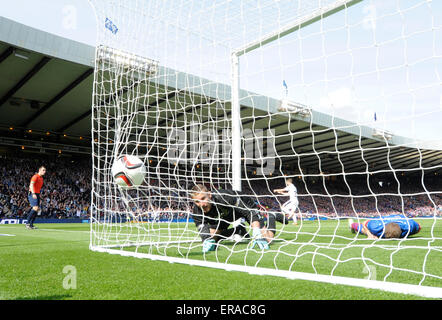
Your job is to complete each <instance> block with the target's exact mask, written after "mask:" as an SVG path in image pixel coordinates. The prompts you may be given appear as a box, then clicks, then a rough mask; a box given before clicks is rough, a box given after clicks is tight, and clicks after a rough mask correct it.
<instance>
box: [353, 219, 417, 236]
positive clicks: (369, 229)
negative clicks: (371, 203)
mask: <svg viewBox="0 0 442 320" xmlns="http://www.w3.org/2000/svg"><path fill="white" fill-rule="evenodd" d="M349 225H350V230H351V231H352V232H353V233H361V234H365V235H366V236H367V237H368V238H369V239H379V238H382V239H394V238H406V237H408V236H411V235H413V234H416V233H418V232H419V231H420V230H421V226H420V224H419V223H417V222H416V221H414V220H413V219H408V218H407V217H405V216H404V215H390V216H386V217H382V218H379V219H371V220H367V221H365V222H364V223H356V222H353V219H350V220H349Z"/></svg>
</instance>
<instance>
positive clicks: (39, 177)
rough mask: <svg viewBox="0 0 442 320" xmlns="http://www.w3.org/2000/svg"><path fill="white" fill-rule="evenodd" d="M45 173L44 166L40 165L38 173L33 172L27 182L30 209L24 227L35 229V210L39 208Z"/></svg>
mask: <svg viewBox="0 0 442 320" xmlns="http://www.w3.org/2000/svg"><path fill="white" fill-rule="evenodd" d="M45 173H46V168H45V167H43V166H41V167H40V168H38V173H36V174H34V175H33V176H32V179H31V183H30V184H29V194H28V200H29V203H30V204H31V210H30V211H29V213H28V219H27V220H28V222H27V224H26V228H28V229H35V227H34V221H35V218H36V217H37V212H38V211H39V210H40V190H41V188H42V187H43V176H44V174H45Z"/></svg>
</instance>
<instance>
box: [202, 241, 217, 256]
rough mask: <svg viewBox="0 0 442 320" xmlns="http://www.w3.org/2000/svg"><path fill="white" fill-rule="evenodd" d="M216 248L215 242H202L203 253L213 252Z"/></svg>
mask: <svg viewBox="0 0 442 320" xmlns="http://www.w3.org/2000/svg"><path fill="white" fill-rule="evenodd" d="M215 247H216V244H215V240H213V239H207V240H204V242H203V253H206V252H209V251H214V250H215Z"/></svg>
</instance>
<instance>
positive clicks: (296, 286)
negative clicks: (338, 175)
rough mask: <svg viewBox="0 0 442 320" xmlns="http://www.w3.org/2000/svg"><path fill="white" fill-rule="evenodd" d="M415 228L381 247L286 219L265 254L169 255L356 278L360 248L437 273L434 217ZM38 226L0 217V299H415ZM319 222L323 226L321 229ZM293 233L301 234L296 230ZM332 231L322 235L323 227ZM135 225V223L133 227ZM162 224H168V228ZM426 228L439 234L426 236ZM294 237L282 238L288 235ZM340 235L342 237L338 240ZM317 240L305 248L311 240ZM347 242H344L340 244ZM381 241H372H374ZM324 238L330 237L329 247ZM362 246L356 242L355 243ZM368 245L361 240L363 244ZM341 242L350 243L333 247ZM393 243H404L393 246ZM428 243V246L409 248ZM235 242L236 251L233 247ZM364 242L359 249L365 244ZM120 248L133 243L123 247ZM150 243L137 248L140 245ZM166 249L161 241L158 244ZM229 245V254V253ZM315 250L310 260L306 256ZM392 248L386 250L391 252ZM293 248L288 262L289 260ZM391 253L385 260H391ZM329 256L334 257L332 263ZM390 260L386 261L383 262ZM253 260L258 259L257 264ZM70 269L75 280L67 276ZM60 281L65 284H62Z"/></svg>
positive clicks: (379, 258)
mask: <svg viewBox="0 0 442 320" xmlns="http://www.w3.org/2000/svg"><path fill="white" fill-rule="evenodd" d="M419 222H420V223H421V225H422V226H423V229H422V231H421V232H420V233H419V234H418V235H417V236H415V238H413V240H412V241H408V240H407V242H400V241H393V242H391V241H389V242H388V243H386V245H385V247H383V248H379V247H377V246H370V244H371V243H373V242H371V241H368V240H366V239H364V238H362V237H361V238H358V239H357V240H356V241H351V240H349V239H350V238H352V235H351V234H350V232H349V230H348V228H347V227H346V223H345V222H342V221H341V222H339V223H337V222H336V221H323V222H319V223H321V224H322V225H321V228H318V222H317V221H306V222H303V224H302V226H292V225H290V226H288V227H287V229H286V231H291V232H287V233H284V235H281V236H280V241H278V242H275V243H274V244H272V246H271V252H268V253H267V254H266V255H264V256H262V255H261V253H259V252H253V251H250V250H249V252H248V253H247V256H246V257H245V253H244V252H246V250H242V248H246V247H247V243H241V244H237V245H234V244H230V243H228V242H226V243H225V244H223V245H222V246H220V247H219V249H218V250H217V251H216V253H215V252H211V253H210V254H209V255H205V256H204V255H203V254H202V253H201V247H200V244H199V243H196V242H195V243H194V244H188V245H183V246H171V247H170V248H168V249H167V254H168V255H171V256H185V257H188V258H191V259H207V260H209V261H215V260H218V261H226V260H228V261H229V263H242V264H244V263H246V264H247V265H257V266H260V267H268V266H270V267H271V266H274V265H275V261H276V263H277V267H278V268H281V269H287V268H292V270H294V271H306V272H312V268H313V267H312V266H313V265H314V268H316V271H317V272H321V273H325V274H327V273H328V274H329V273H330V271H331V270H333V273H334V274H335V275H350V276H355V277H359V278H363V277H365V276H367V275H366V274H364V272H366V270H365V269H364V267H363V266H364V264H363V263H362V262H361V261H360V260H353V259H352V258H354V257H358V256H360V255H361V254H363V255H364V257H365V258H366V259H367V260H366V261H368V262H372V263H373V264H374V265H376V264H387V265H388V264H390V263H393V265H396V264H400V265H401V266H405V267H406V268H407V269H408V268H409V269H411V270H416V271H418V272H420V273H419V274H418V275H414V274H413V273H409V272H407V273H404V272H401V271H400V270H398V271H397V272H393V273H391V274H389V275H388V276H389V278H388V279H389V280H391V281H395V280H397V281H402V282H409V283H414V282H415V281H420V280H421V279H422V275H421V272H422V269H423V267H422V261H423V260H425V261H426V262H425V270H424V271H425V272H426V273H428V274H433V275H437V276H439V277H440V276H442V271H441V270H440V263H441V261H442V253H441V250H440V248H441V245H442V244H441V240H440V235H441V234H442V232H441V231H442V221H441V220H438V221H436V222H434V220H419ZM36 226H37V227H38V229H37V230H27V229H26V228H25V226H24V225H0V275H1V276H0V299H1V300H9V299H16V300H20V299H44V300H64V299H68V300H69V299H72V300H78V299H83V300H95V299H99V300H107V299H125V300H171V299H173V300H286V299H290V300H310V299H312V300H322V299H327V300H329V299H340V300H341V299H352V300H354V299H356V300H360V299H362V300H369V299H376V300H379V299H381V300H387V299H412V300H416V299H422V298H421V297H417V296H413V295H401V294H393V293H389V292H384V291H379V290H369V289H363V288H358V287H351V286H342V285H333V284H324V283H320V282H312V281H304V280H289V279H285V278H280V277H272V276H260V275H250V274H248V273H244V272H236V271H224V270H219V269H211V268H206V267H197V266H189V265H185V264H178V263H168V262H162V261H152V260H148V259H138V258H134V257H123V256H120V255H112V254H108V253H98V252H93V251H90V250H89V237H90V232H89V230H90V226H89V225H88V224H36ZM318 230H321V231H320V232H319V233H318V232H317V231H318ZM297 231H301V232H297ZM330 231H333V233H332V234H335V235H336V236H335V237H333V238H330V237H323V236H321V234H320V233H321V232H324V233H326V234H330ZM136 232H139V231H136ZM169 232H170V231H169ZM431 234H433V235H434V236H435V237H436V238H439V240H437V239H436V240H434V241H429V240H424V239H423V238H431ZM295 237H296V244H293V243H292V244H288V243H287V242H286V241H285V240H290V239H292V240H293V239H294V238H295ZM346 237H347V238H346ZM314 242H316V243H321V244H323V245H321V246H319V247H318V246H311V245H309V243H314ZM349 243H351V244H352V246H351V247H349V246H348V244H349ZM378 243H379V242H378ZM327 244H328V245H327ZM360 244H364V246H360ZM367 244H368V246H367ZM339 246H345V247H348V249H345V250H336V248H338V247H339ZM398 246H401V248H402V247H404V249H401V250H399V251H397V250H395V248H396V249H397V247H398ZM422 246H427V247H434V248H435V249H432V250H423V249H416V248H414V247H422ZM232 248H234V249H232ZM364 248H365V249H364ZM127 250H134V249H133V248H128V249H127ZM143 250H144V251H145V252H150V253H155V252H153V250H154V249H152V248H149V247H146V248H143V247H140V248H138V251H139V252H143ZM158 250H159V252H160V253H161V252H163V253H164V249H161V248H160V249H158ZM232 251H233V252H234V254H232ZM311 252H315V253H316V255H315V258H314V263H312V254H311ZM392 252H393V255H392V254H391V253H392ZM293 255H296V263H295V265H291V262H292V261H293ZM391 257H393V258H391ZM336 259H339V262H340V263H339V264H338V266H337V267H336ZM391 259H392V260H393V262H391ZM257 261H259V262H257ZM383 269H384V268H382V267H380V266H377V267H376V271H377V279H378V280H382V279H383V277H384V276H385V275H386V274H388V273H389V269H388V268H387V270H383ZM73 272H74V273H75V286H74V287H72V284H73V282H72V281H71V282H66V281H67V279H70V278H69V277H71V276H72V275H73ZM66 283H69V284H70V285H71V286H70V287H69V286H68V287H66ZM423 284H424V285H430V286H438V287H442V281H441V280H440V279H439V278H434V277H426V278H425V279H424V282H423Z"/></svg>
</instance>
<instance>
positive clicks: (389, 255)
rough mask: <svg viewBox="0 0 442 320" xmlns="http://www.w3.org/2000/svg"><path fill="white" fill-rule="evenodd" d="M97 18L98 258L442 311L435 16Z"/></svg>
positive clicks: (322, 13) (249, 10) (369, 8)
mask: <svg viewBox="0 0 442 320" xmlns="http://www.w3.org/2000/svg"><path fill="white" fill-rule="evenodd" d="M90 2H91V4H92V6H93V8H94V10H95V13H96V17H97V28H98V36H97V48H96V56H95V74H94V88H93V106H92V108H93V110H92V115H93V119H92V135H93V141H94V143H93V155H92V157H93V177H92V178H93V179H92V184H93V191H92V214H91V240H90V248H91V249H92V250H96V251H105V252H110V253H118V254H121V255H128V256H138V257H146V258H150V259H157V260H165V261H169V262H180V263H187V264H190V265H200V266H207V267H213V268H220V269H227V270H239V271H245V272H249V273H253V274H263V275H272V276H283V277H287V278H293V279H308V280H313V281H324V282H329V283H340V284H347V285H355V286H363V287H367V288H375V289H381V290H389V291H394V292H402V293H412V294H418V295H423V296H429V297H441V296H442V293H441V292H442V272H441V269H440V261H442V221H441V219H440V216H441V214H442V184H441V183H440V175H441V174H442V170H441V168H442V151H441V150H442V143H441V142H442V136H441V134H440V129H439V128H440V122H441V120H442V108H441V103H442V95H441V91H440V88H441V85H442V81H441V72H442V69H441V67H442V41H441V40H440V39H442V38H441V37H442V23H441V21H442V3H440V2H437V1H427V0H413V1H412V0H409V1H405V0H404V1H399V0H398V1H375V0H364V1H363V0H297V1H293V0H279V1H278V0H259V1H258V0H246V1H230V0H216V1H194V0H182V1H163V0H149V1H144V0H124V1H123V0H112V1H110V0H90ZM123 155H131V156H136V157H138V158H139V159H140V160H141V161H142V162H143V163H144V166H145V172H144V174H145V176H144V182H143V183H142V184H141V185H139V186H134V187H131V188H122V187H120V186H118V185H117V184H116V183H115V180H114V177H113V176H112V174H111V172H112V166H113V164H114V162H115V161H116V160H117V159H118V158H119V157H121V156H123ZM195 186H199V187H198V188H199V189H197V191H193V190H194V189H195ZM201 186H204V187H205V188H206V189H204V190H205V191H204V192H202V191H201V190H202V189H201ZM281 189H286V190H289V189H290V190H291V191H281ZM288 192H290V193H288ZM201 194H203V195H210V196H209V199H205V200H207V204H208V205H207V207H206V208H211V209H213V210H215V211H216V212H217V216H216V217H213V216H212V217H211V218H210V219H211V220H210V219H209V220H210V223H209V222H207V221H209V220H207V219H208V218H207V214H205V213H204V212H205V211H204V210H205V209H204V208H203V209H201V208H200V207H199V205H201V204H202V203H204V199H203V200H201V199H200V198H198V196H199V195H201ZM210 197H211V198H210ZM211 209H210V210H211ZM215 211H212V213H213V212H215ZM208 212H210V211H208ZM392 216H395V217H394V218H392ZM398 216H399V217H398ZM204 219H206V220H204ZM275 219H276V220H275ZM394 219H400V223H399V222H397V223H396V225H398V224H401V225H402V227H403V228H402V229H401V232H400V233H399V235H400V236H395V237H393V238H387V237H386V236H387V233H388V232H390V231H388V232H387V230H386V229H387V227H386V226H387V224H388V223H389V222H392V221H393V220H394ZM367 221H368V222H367ZM257 223H258V226H257ZM205 225H208V226H209V227H207V228H206V227H204V226H205ZM374 225H376V226H377V229H376V228H374V227H373V226H374ZM415 226H418V227H415ZM419 228H420V229H419ZM375 229H376V230H375ZM257 230H258V231H257ZM367 230H368V231H367ZM404 230H405V231H404ZM269 231H272V233H269ZM376 232H379V233H376ZM388 234H389V233H388ZM393 234H394V233H393ZM396 235H397V234H396ZM203 240H213V242H209V243H207V242H206V241H203ZM262 240H264V245H263V246H260V245H259V244H262V243H263V242H262ZM256 244H258V246H257V245H256ZM265 244H267V245H268V247H267V246H266V245H265ZM207 245H209V247H208V246H207Z"/></svg>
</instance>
